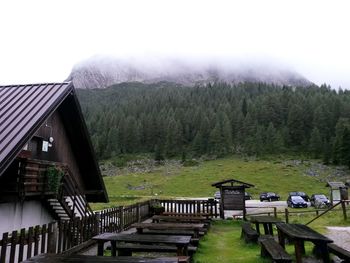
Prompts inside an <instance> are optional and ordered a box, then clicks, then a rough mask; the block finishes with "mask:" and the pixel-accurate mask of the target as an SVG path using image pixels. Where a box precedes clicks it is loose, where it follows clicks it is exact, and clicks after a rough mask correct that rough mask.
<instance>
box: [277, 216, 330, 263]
mask: <svg viewBox="0 0 350 263" xmlns="http://www.w3.org/2000/svg"><path fill="white" fill-rule="evenodd" d="M276 227H277V230H278V241H279V243H280V245H281V246H282V247H283V248H284V247H285V239H286V238H287V239H288V240H289V241H291V242H293V243H294V249H295V257H296V262H297V263H301V262H302V255H303V254H305V246H304V241H310V242H312V243H314V245H315V249H316V252H317V253H318V254H320V255H321V257H322V259H323V262H327V263H328V262H330V259H329V251H328V247H327V244H328V243H332V242H333V240H331V239H329V238H328V237H326V236H324V235H321V234H320V233H318V232H316V231H315V230H313V229H311V228H310V227H308V226H306V225H302V224H286V223H276Z"/></svg>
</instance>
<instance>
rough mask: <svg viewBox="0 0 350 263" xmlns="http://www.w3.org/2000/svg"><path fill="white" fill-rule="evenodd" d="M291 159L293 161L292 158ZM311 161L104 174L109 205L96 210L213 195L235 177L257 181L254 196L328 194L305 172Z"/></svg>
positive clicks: (234, 162)
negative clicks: (220, 184) (219, 185)
mask: <svg viewBox="0 0 350 263" xmlns="http://www.w3.org/2000/svg"><path fill="white" fill-rule="evenodd" d="M289 161H290V160H289ZM307 169H308V167H307V164H299V165H293V164H290V162H288V160H286V159H278V158H277V157H276V158H275V157H274V158H271V160H247V159H243V158H240V157H235V156H232V157H227V158H223V159H218V160H212V161H204V162H201V163H200V164H199V165H198V166H192V167H177V168H172V167H170V168H169V167H167V166H160V167H159V169H157V170H155V171H153V172H149V173H130V174H126V175H119V176H108V177H104V181H105V184H106V187H107V191H108V195H109V198H110V203H109V204H93V209H102V208H106V207H113V206H118V205H126V204H132V203H135V202H137V201H142V200H144V199H149V198H173V197H208V196H210V197H212V196H213V194H214V192H215V191H216V189H215V188H214V187H212V186H211V184H212V183H214V182H217V181H220V180H223V179H229V178H234V179H237V180H241V181H244V182H248V183H251V184H254V185H255V187H254V188H251V189H249V190H248V191H249V192H250V193H251V194H252V195H253V198H254V199H258V198H259V194H260V193H261V192H264V191H276V192H277V193H278V194H280V195H281V198H282V199H281V200H286V198H287V196H288V192H290V191H295V190H298V191H304V192H306V193H307V194H309V195H311V194H313V193H324V194H328V189H327V188H326V187H325V183H324V182H322V181H321V180H320V177H311V176H307V175H305V171H306V170H307Z"/></svg>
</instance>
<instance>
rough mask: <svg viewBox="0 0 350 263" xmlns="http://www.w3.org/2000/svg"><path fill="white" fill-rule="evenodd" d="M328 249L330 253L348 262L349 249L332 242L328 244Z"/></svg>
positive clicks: (349, 256) (349, 258)
mask: <svg viewBox="0 0 350 263" xmlns="http://www.w3.org/2000/svg"><path fill="white" fill-rule="evenodd" d="M328 250H329V252H330V253H332V254H334V255H336V256H338V257H339V258H341V259H343V260H344V261H345V262H350V251H347V250H345V249H344V248H341V247H339V246H337V245H336V244H334V243H329V244H328Z"/></svg>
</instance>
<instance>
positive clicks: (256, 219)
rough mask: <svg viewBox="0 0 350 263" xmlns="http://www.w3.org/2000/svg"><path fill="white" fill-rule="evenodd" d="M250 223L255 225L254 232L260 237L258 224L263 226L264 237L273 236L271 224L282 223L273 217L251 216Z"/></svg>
mask: <svg viewBox="0 0 350 263" xmlns="http://www.w3.org/2000/svg"><path fill="white" fill-rule="evenodd" d="M250 222H251V223H253V224H255V228H256V231H257V232H258V234H259V235H260V224H262V225H263V226H264V232H265V235H272V236H273V228H272V224H276V223H279V222H282V221H281V220H280V219H278V218H276V217H273V216H252V217H250Z"/></svg>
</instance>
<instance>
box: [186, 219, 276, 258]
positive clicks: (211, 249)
mask: <svg viewBox="0 0 350 263" xmlns="http://www.w3.org/2000/svg"><path fill="white" fill-rule="evenodd" d="M240 225H241V222H239V221H232V220H231V221H229V220H225V221H218V222H214V223H213V224H212V226H211V228H210V230H209V231H208V234H207V235H206V236H205V237H203V238H202V239H201V241H200V243H199V247H198V250H197V252H196V254H195V255H194V258H193V262H195V263H210V262H220V263H229V262H245V263H253V262H254V263H255V262H269V261H266V260H264V259H261V257H260V248H259V245H258V244H246V243H245V242H244V241H243V240H241V239H240V235H241V227H240Z"/></svg>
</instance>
